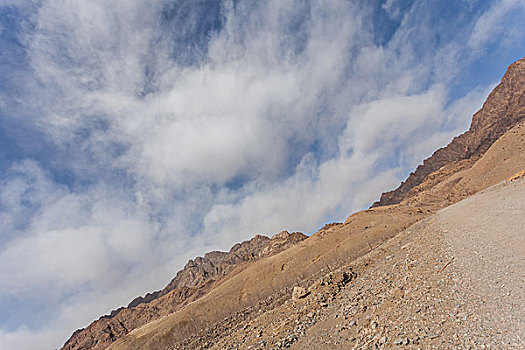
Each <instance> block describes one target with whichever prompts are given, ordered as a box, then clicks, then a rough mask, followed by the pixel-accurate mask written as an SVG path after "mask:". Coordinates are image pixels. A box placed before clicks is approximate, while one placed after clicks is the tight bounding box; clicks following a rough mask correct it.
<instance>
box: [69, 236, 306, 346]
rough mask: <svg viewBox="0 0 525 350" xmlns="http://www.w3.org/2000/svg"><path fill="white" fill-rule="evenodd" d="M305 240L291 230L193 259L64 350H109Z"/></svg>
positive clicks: (80, 334) (79, 333)
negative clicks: (228, 278) (161, 285)
mask: <svg viewBox="0 0 525 350" xmlns="http://www.w3.org/2000/svg"><path fill="white" fill-rule="evenodd" d="M305 238H306V236H305V235H304V234H302V233H299V232H293V233H289V232H287V231H282V232H281V233H279V234H277V235H275V236H273V237H272V238H268V237H266V236H261V235H256V236H255V237H253V238H252V239H250V240H249V241H245V242H242V243H238V244H235V245H234V246H233V247H232V248H231V249H230V251H229V252H220V251H213V252H209V253H206V254H205V255H204V257H197V258H195V259H193V260H190V261H188V262H187V263H186V265H185V266H184V268H183V269H182V270H180V271H179V272H178V273H177V275H176V276H175V278H174V279H173V280H171V282H170V283H168V285H167V286H166V287H165V288H164V289H162V290H159V291H156V292H153V293H148V294H146V295H145V296H144V297H137V298H135V299H134V300H133V301H131V302H130V303H129V305H128V306H127V307H122V308H119V309H117V310H114V311H112V312H111V314H110V315H106V316H102V317H101V318H100V319H99V320H97V321H94V322H93V323H91V324H90V325H89V326H88V327H87V328H85V329H79V330H77V331H76V332H75V333H73V335H72V336H71V338H70V339H69V340H68V341H67V342H66V343H65V344H64V347H63V348H62V349H68V350H73V349H75V350H77V349H78V350H79V349H105V348H106V347H107V346H109V345H110V344H111V343H112V342H114V341H115V340H117V339H119V338H120V337H122V336H124V335H126V334H127V333H129V332H130V331H132V330H133V329H136V328H138V327H140V326H142V325H144V324H146V323H148V322H150V321H153V320H155V319H158V318H160V317H162V316H164V315H167V314H169V313H172V312H174V311H176V310H178V309H180V308H181V307H183V306H184V305H186V304H187V303H189V302H191V301H194V300H196V299H198V298H199V297H200V296H202V295H204V294H206V293H207V292H208V291H209V290H210V289H211V288H212V287H213V286H215V285H217V284H219V283H220V282H221V280H222V279H223V278H224V277H225V276H227V275H229V274H231V273H235V272H236V271H240V270H242V268H243V264H244V263H246V262H250V261H255V260H258V259H261V258H264V257H269V256H272V255H275V254H277V253H279V252H281V251H283V250H285V249H287V248H288V247H290V246H292V245H294V244H297V243H298V242H301V241H303V240H304V239H305Z"/></svg>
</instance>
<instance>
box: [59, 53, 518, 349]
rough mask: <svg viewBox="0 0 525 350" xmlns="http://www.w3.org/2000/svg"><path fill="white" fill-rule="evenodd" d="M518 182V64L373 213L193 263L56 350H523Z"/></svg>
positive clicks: (258, 240)
mask: <svg viewBox="0 0 525 350" xmlns="http://www.w3.org/2000/svg"><path fill="white" fill-rule="evenodd" d="M524 170H525V59H521V60H520V61H518V62H516V63H514V64H513V65H511V66H510V67H509V69H508V71H507V73H506V74H505V76H504V77H503V79H502V81H501V83H500V84H499V85H498V86H497V87H496V88H495V89H494V91H493V92H492V93H491V94H490V96H489V97H488V99H487V101H486V102H485V104H484V106H483V108H482V109H481V110H480V111H478V112H477V113H476V114H475V115H474V116H473V119H472V124H471V127H470V129H469V130H468V131H467V132H465V133H464V134H463V135H460V136H458V137H456V138H455V139H454V140H453V141H452V142H451V143H450V144H449V145H448V146H447V147H445V148H442V149H440V150H438V151H436V152H435V153H434V154H433V155H432V156H431V157H430V158H429V159H427V160H425V161H424V163H423V164H422V165H421V166H419V167H418V168H417V169H416V170H415V172H414V173H412V174H411V175H410V176H409V177H408V179H407V180H406V181H405V182H403V183H402V184H401V185H400V187H399V188H398V189H396V190H394V191H391V192H388V193H385V194H383V195H382V196H381V199H380V200H379V201H378V202H376V203H375V204H374V205H373V207H372V208H370V209H368V210H364V211H361V212H358V213H355V214H353V215H351V216H350V217H349V218H348V219H347V220H346V221H345V222H344V223H334V224H330V225H326V226H325V227H323V228H322V229H321V230H319V231H318V232H317V233H316V234H314V235H313V236H311V237H309V238H306V237H305V236H304V235H302V234H300V233H293V234H289V233H287V232H283V233H281V234H279V235H277V236H274V237H273V238H271V239H269V238H266V237H262V236H257V237H255V238H254V239H252V240H251V241H248V242H244V243H242V244H239V245H236V246H234V247H233V248H232V250H231V251H230V252H229V253H220V252H214V253H209V254H206V256H204V257H203V258H197V259H194V260H192V261H190V262H188V264H187V265H186V267H185V268H184V269H183V270H182V271H181V272H179V273H178V274H177V276H176V277H175V279H174V280H173V281H172V282H171V283H170V284H168V286H167V287H166V288H165V289H163V290H162V291H158V292H154V293H152V294H148V295H146V296H145V297H141V298H137V299H135V300H134V301H132V302H131V303H130V305H129V306H128V307H127V308H123V309H120V310H117V311H115V312H113V313H112V314H111V315H109V316H105V317H102V318H101V319H99V320H97V321H95V322H94V323H92V324H91V325H89V326H88V327H87V328H86V329H83V330H79V331H77V332H75V334H73V336H72V337H71V339H69V340H68V342H67V343H66V344H65V345H64V347H63V349H105V348H109V349H280V348H295V349H325V348H326V349H334V348H335V349H339V348H340V349H353V348H354V349H377V348H415V349H419V348H424V349H432V348H435V349H449V348H450V349H454V348H463V349H468V348H472V349H482V348H486V349H522V348H524V347H525V343H524V341H525V324H524V320H525V310H524V308H523V303H522V300H524V299H525V298H524V297H525V294H524V289H523V288H524V287H525V285H524V282H525V265H524V261H525V260H524V259H525V251H524V248H523V247H525V241H524V234H525V231H524V228H525V215H524V214H525V182H524V181H525V180H524V179H523V175H524V172H523V171H524ZM305 238H306V239H305Z"/></svg>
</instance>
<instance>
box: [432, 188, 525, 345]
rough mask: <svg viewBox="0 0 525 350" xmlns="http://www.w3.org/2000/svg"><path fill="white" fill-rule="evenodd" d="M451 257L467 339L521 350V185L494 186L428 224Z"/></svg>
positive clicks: (524, 254) (524, 316) (524, 319)
mask: <svg viewBox="0 0 525 350" xmlns="http://www.w3.org/2000/svg"><path fill="white" fill-rule="evenodd" d="M433 221H434V222H435V224H436V225H438V226H439V227H440V228H441V230H442V231H443V233H444V238H445V240H446V243H447V246H446V248H445V249H446V250H447V252H448V253H449V254H450V255H451V256H453V257H454V261H453V262H452V263H451V264H450V265H451V266H450V269H451V271H453V272H455V273H456V274H457V283H456V284H455V285H454V289H455V290H457V291H458V293H459V296H460V297H461V298H462V299H463V302H464V306H465V313H466V315H475V316H477V317H476V319H477V322H472V323H471V324H470V325H469V329H468V331H469V333H470V334H471V335H472V336H473V337H475V338H476V340H478V341H479V340H483V341H484V342H485V345H486V346H488V347H490V348H521V349H523V348H525V183H524V182H523V181H521V182H519V183H507V184H506V185H498V186H497V187H495V188H491V189H489V190H487V191H485V192H484V193H481V194H478V195H476V196H473V197H471V198H468V199H466V200H464V201H462V202H460V203H458V204H456V205H454V206H452V207H449V208H447V209H444V210H442V211H441V212H439V213H438V214H437V215H436V216H435V217H434V219H433Z"/></svg>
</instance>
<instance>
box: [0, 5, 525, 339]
mask: <svg viewBox="0 0 525 350" xmlns="http://www.w3.org/2000/svg"><path fill="white" fill-rule="evenodd" d="M524 14H525V5H524V4H523V2H522V1H512V0H508V1H506V0H501V1H492V2H491V1H451V2H442V1H439V2H437V1H416V0H413V1H395V0H394V1H393V0H387V1H379V0H377V1H357V0H354V1H342V0H341V1H339V0H330V1H299V2H293V1H290V2H284V1H270V0H269V1H264V2H256V3H248V2H238V1H223V2H216V1H204V2H199V3H198V4H197V3H196V2H194V1H168V0H156V1H139V0H127V1H121V0H112V1H107V0H104V1H102V0H100V1H98V0H94V1H89V2H78V1H73V0H56V1H48V2H40V1H34V2H31V1H8V2H6V3H3V5H0V28H1V29H0V41H1V44H2V47H5V48H6V49H5V50H2V53H0V77H1V78H2V81H3V82H4V85H3V86H2V87H1V88H0V136H1V137H0V138H1V140H2V141H0V144H1V146H2V148H3V151H0V161H1V164H2V165H1V169H0V270H1V273H0V276H1V277H0V279H1V280H0V305H1V309H2V316H1V318H0V347H2V348H12V349H32V348H35V349H36V348H42V347H45V348H52V347H59V346H61V344H62V343H63V342H64V341H65V340H66V339H67V337H68V336H69V335H70V334H71V333H72V332H73V331H74V330H75V329H76V328H79V327H83V326H85V325H86V324H87V323H89V322H90V321H92V320H93V319H95V318H97V317H98V316H100V315H102V314H105V313H108V312H109V311H110V310H111V309H114V308H117V307H118V306H120V305H123V304H126V303H127V302H129V301H130V300H131V299H132V298H133V297H135V296H137V295H140V294H144V293H145V292H147V291H151V290H153V289H159V288H161V287H163V286H164V284H165V283H167V281H169V279H170V278H171V277H173V276H174V274H175V272H176V271H177V270H178V269H179V268H181V267H182V265H183V264H184V262H185V261H186V260H187V259H189V258H192V257H194V256H195V255H201V254H203V253H204V252H205V251H208V250H212V249H228V248H229V247H230V246H231V245H232V244H234V243H235V242H238V241H240V240H244V239H248V238H250V237H251V236H253V235H254V234H255V233H263V234H272V233H275V232H278V231H280V230H281V229H289V230H300V231H303V232H307V233H311V232H314V231H315V230H316V229H318V228H319V227H321V226H322V225H323V224H324V223H326V222H329V221H334V220H344V219H345V218H346V217H347V216H348V215H349V214H351V213H352V212H353V211H355V210H359V209H362V208H365V207H366V206H368V205H369V204H370V203H371V202H373V201H374V200H376V199H377V198H378V197H379V194H380V193H381V192H382V191H385V190H389V189H391V188H393V187H395V186H396V185H397V184H398V183H399V181H400V180H402V179H403V178H404V177H406V175H407V174H408V173H409V172H410V171H411V170H412V169H413V168H414V167H415V166H417V164H418V163H419V162H421V160H422V159H423V158H424V157H426V156H428V155H430V153H431V152H432V151H433V150H435V149H436V148H437V147H440V146H443V145H445V144H446V143H447V142H448V141H449V140H450V139H451V138H452V137H453V136H454V135H456V134H458V133H460V132H461V131H463V130H465V129H466V128H468V124H469V121H470V118H471V115H472V114H473V112H475V111H476V110H477V109H478V108H479V107H480V106H481V103H482V102H483V100H484V99H485V98H486V96H487V94H488V92H489V91H490V90H491V88H492V87H493V86H494V84H495V83H496V82H497V80H498V79H499V78H500V77H501V74H502V73H503V71H504V69H505V67H506V65H508V64H510V63H511V62H512V61H514V60H516V59H518V58H520V57H519V55H520V54H522V52H523V49H524V43H525V40H524V35H525V34H523V33H525V31H524V30H523V29H525V28H523V24H520V23H521V22H520V21H519V20H517V19H519V18H520V17H521V18H522V17H523V15H524ZM496 24H497V25H496ZM480 72H482V73H480Z"/></svg>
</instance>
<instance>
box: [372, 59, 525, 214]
mask: <svg viewBox="0 0 525 350" xmlns="http://www.w3.org/2000/svg"><path fill="white" fill-rule="evenodd" d="M524 119H525V58H522V59H521V60H519V61H517V62H515V63H514V64H512V65H510V66H509V68H508V70H507V72H506V73H505V76H504V77H503V79H502V80H501V83H500V84H499V85H498V86H497V87H496V88H495V89H494V90H493V91H492V93H491V94H490V95H489V97H488V99H487V100H486V101H485V103H484V104H483V107H482V108H481V109H480V110H479V111H478V112H477V113H476V114H474V116H473V117H472V123H471V125H470V129H469V130H468V131H466V132H465V133H463V134H462V135H460V136H458V137H455V138H454V140H452V142H451V143H450V144H449V145H448V146H446V147H444V148H440V149H438V150H437V151H436V152H434V154H432V156H431V157H430V158H427V159H426V160H425V161H424V162H423V164H422V165H419V166H418V167H417V169H416V170H415V171H414V172H413V173H411V174H410V175H409V177H408V178H407V179H406V181H405V182H402V183H401V185H400V186H399V187H398V188H397V189H395V190H393V191H390V192H385V193H383V194H382V195H381V199H380V200H379V201H377V202H375V203H374V205H373V206H372V207H379V206H384V205H391V204H398V203H400V202H401V201H402V200H404V199H405V198H407V197H409V196H410V195H411V193H410V190H411V189H413V188H414V187H416V186H418V185H419V184H421V183H422V182H423V180H424V179H425V178H426V177H427V175H429V174H431V173H433V172H434V171H436V170H438V169H440V168H441V167H442V166H444V165H447V164H449V163H452V162H456V161H460V160H464V159H471V158H473V159H476V158H479V157H480V156H482V155H483V154H484V153H485V152H486V151H487V150H488V149H489V147H490V146H491V145H492V144H493V143H494V142H495V141H496V140H497V139H498V138H499V137H500V136H501V135H503V134H504V133H505V132H507V131H508V130H510V129H512V128H513V127H514V126H516V125H517V124H518V123H519V122H520V121H522V120H524Z"/></svg>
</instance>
